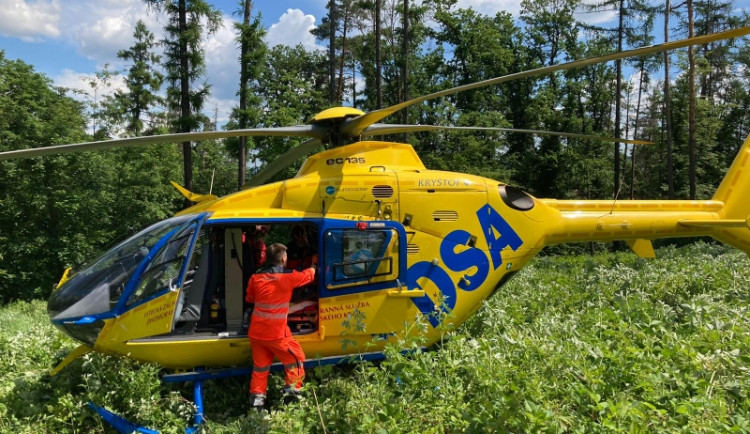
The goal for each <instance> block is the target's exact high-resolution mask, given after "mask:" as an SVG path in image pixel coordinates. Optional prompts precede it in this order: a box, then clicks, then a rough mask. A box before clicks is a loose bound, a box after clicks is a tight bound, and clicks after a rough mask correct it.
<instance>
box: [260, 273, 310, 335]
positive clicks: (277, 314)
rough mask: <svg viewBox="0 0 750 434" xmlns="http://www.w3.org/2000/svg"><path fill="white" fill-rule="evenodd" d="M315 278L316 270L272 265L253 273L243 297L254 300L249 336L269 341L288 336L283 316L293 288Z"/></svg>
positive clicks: (287, 307)
mask: <svg viewBox="0 0 750 434" xmlns="http://www.w3.org/2000/svg"><path fill="white" fill-rule="evenodd" d="M313 279H315V270H314V269H313V268H308V269H306V270H304V271H296V270H285V269H283V268H282V267H279V266H277V267H273V268H271V269H268V270H262V271H261V272H259V273H256V274H253V275H252V277H250V280H249V281H248V282H247V291H246V292H245V301H247V302H248V303H255V309H254V310H253V315H252V317H251V318H250V329H249V330H248V331H247V335H248V337H250V339H258V340H262V341H272V340H276V339H281V338H283V337H284V336H291V334H292V332H291V330H289V325H287V322H286V316H287V314H288V313H289V301H290V300H291V299H292V291H293V290H294V288H297V287H299V286H303V285H307V284H308V283H310V282H312V281H313Z"/></svg>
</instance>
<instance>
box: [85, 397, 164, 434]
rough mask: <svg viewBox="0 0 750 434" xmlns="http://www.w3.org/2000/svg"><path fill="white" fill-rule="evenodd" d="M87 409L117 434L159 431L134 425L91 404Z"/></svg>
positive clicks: (157, 433) (156, 433)
mask: <svg viewBox="0 0 750 434" xmlns="http://www.w3.org/2000/svg"><path fill="white" fill-rule="evenodd" d="M89 407H91V408H92V409H93V410H94V411H95V412H97V414H99V416H101V417H102V419H104V421H105V422H107V423H108V424H110V425H111V426H112V428H114V429H116V430H117V432H119V433H128V434H129V433H134V432H137V433H143V434H159V431H154V430H152V429H148V428H146V427H144V426H141V425H138V424H135V423H133V422H131V421H129V420H127V419H125V418H124V417H122V416H120V415H117V414H115V413H112V412H111V411H109V410H107V409H106V408H104V407H99V406H98V405H96V404H94V403H93V402H89Z"/></svg>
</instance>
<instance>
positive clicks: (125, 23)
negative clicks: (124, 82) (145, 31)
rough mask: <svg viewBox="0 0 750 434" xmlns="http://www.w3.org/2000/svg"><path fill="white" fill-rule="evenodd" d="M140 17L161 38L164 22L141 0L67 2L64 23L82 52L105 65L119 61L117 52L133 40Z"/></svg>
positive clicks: (66, 33) (70, 38)
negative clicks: (159, 20)
mask: <svg viewBox="0 0 750 434" xmlns="http://www.w3.org/2000/svg"><path fill="white" fill-rule="evenodd" d="M149 12H150V13H149ZM138 20H143V21H144V23H145V24H146V26H147V27H148V28H149V29H150V30H151V31H152V32H153V33H155V34H156V35H157V36H156V38H157V39H159V38H160V36H159V35H160V34H161V27H163V25H161V24H159V23H158V21H157V20H158V14H157V12H156V11H149V8H148V7H146V6H145V5H144V4H143V2H142V1H140V0H117V1H115V0H102V1H98V2H76V3H74V4H71V5H68V6H66V8H65V11H64V15H63V27H64V34H65V35H66V36H67V38H68V39H69V40H70V43H71V44H73V45H74V46H75V47H77V49H78V52H79V53H80V54H82V55H84V56H86V57H87V58H89V59H91V60H94V61H96V62H97V63H99V64H100V65H102V64H104V63H110V64H112V63H115V62H117V52H118V51H119V50H123V49H126V48H128V47H130V46H131V45H132V44H133V31H134V29H135V24H136V23H137V22H138Z"/></svg>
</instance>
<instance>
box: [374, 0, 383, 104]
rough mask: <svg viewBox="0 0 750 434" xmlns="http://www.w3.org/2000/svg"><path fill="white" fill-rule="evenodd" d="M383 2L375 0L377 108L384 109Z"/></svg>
mask: <svg viewBox="0 0 750 434" xmlns="http://www.w3.org/2000/svg"><path fill="white" fill-rule="evenodd" d="M381 1H382V0H375V92H376V93H377V94H378V98H377V107H376V108H378V109H380V108H382V107H383V59H382V56H381V55H380V6H381Z"/></svg>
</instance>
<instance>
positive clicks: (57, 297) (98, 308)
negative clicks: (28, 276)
mask: <svg viewBox="0 0 750 434" xmlns="http://www.w3.org/2000/svg"><path fill="white" fill-rule="evenodd" d="M101 286H102V285H100V287H98V288H93V289H91V290H89V289H88V288H86V287H85V286H79V285H68V284H65V285H63V286H62V287H61V288H60V289H59V290H57V291H55V292H54V293H53V294H52V295H51V296H50V298H49V300H48V302H47V314H48V315H49V318H50V321H51V322H52V323H53V324H54V325H55V326H56V327H57V328H59V329H60V330H61V331H62V332H63V333H65V334H66V335H68V336H70V337H71V338H73V339H75V340H76V341H79V342H81V343H83V344H86V345H89V346H93V345H94V343H95V342H96V339H97V337H98V336H99V332H100V331H101V329H102V327H103V326H104V321H103V320H102V318H101V314H102V313H104V312H106V311H108V310H109V306H110V304H109V297H106V300H105V299H104V296H105V295H106V294H108V291H106V293H105V290H104V289H105V288H102V287H101Z"/></svg>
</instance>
